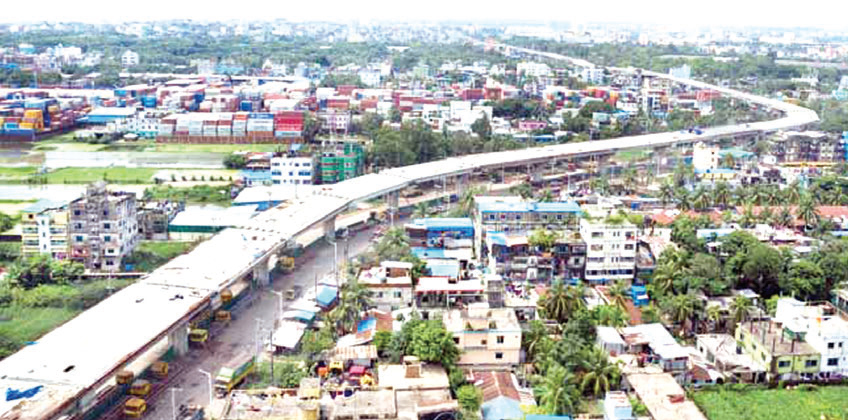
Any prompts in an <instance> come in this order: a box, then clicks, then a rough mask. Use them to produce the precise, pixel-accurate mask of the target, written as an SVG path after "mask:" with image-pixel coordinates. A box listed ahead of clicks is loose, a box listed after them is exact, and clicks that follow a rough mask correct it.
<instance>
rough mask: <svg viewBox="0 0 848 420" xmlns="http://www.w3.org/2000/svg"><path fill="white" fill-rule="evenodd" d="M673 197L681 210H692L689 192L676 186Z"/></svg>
mask: <svg viewBox="0 0 848 420" xmlns="http://www.w3.org/2000/svg"><path fill="white" fill-rule="evenodd" d="M674 198H676V199H677V208H678V209H679V210H681V211H686V210H692V201H691V197H690V196H689V192H688V191H686V190H685V189H684V188H678V189H677V191H675V192H674Z"/></svg>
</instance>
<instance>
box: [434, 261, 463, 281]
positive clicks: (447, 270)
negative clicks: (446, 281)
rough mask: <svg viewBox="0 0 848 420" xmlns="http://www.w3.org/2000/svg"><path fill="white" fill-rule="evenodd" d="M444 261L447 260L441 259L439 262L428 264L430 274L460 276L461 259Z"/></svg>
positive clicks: (435, 275) (450, 276)
mask: <svg viewBox="0 0 848 420" xmlns="http://www.w3.org/2000/svg"><path fill="white" fill-rule="evenodd" d="M444 261H446V262H442V261H439V263H438V264H429V263H428V264H427V269H428V270H430V276H432V277H449V278H457V277H459V261H449V260H444Z"/></svg>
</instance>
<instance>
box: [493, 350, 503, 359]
mask: <svg viewBox="0 0 848 420" xmlns="http://www.w3.org/2000/svg"><path fill="white" fill-rule="evenodd" d="M495 359H498V360H501V359H503V353H501V352H497V353H495Z"/></svg>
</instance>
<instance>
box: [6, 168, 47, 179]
mask: <svg viewBox="0 0 848 420" xmlns="http://www.w3.org/2000/svg"><path fill="white" fill-rule="evenodd" d="M37 172H38V168H37V167H35V166H2V167H0V180H3V179H15V180H18V179H25V178H27V177H28V176H30V175H35V174H36V173H37Z"/></svg>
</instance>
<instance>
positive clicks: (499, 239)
mask: <svg viewBox="0 0 848 420" xmlns="http://www.w3.org/2000/svg"><path fill="white" fill-rule="evenodd" d="M487 235H488V238H489V240H490V241H492V243H493V244H495V245H500V246H507V245H506V234H505V233H503V232H489V233H488V234H487Z"/></svg>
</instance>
